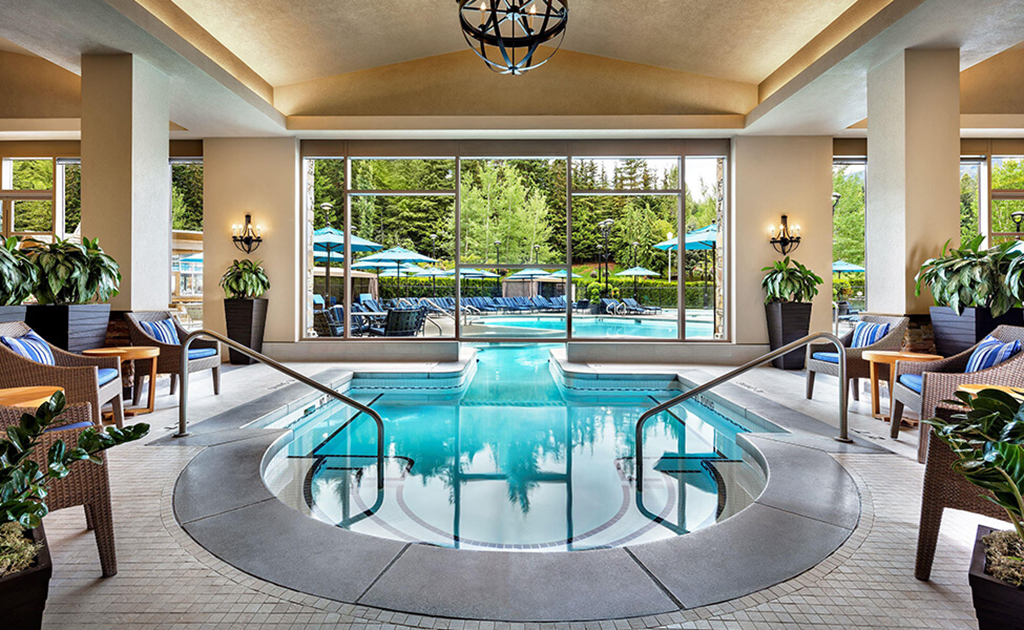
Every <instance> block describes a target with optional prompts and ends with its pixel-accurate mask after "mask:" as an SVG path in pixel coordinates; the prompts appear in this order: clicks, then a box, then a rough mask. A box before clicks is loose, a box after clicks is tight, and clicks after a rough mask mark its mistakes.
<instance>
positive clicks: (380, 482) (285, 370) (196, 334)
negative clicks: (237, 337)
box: [150, 329, 384, 490]
mask: <svg viewBox="0 0 1024 630" xmlns="http://www.w3.org/2000/svg"><path fill="white" fill-rule="evenodd" d="M201 337H202V338H206V339H212V340H214V341H219V342H221V343H222V344H224V345H226V346H228V347H229V348H232V349H233V350H236V351H238V352H241V353H242V354H244V355H245V356H247V357H250V358H253V359H256V360H257V361H259V362H260V363H263V364H265V365H267V366H269V367H271V368H273V369H275V370H277V371H278V372H281V373H282V374H285V375H287V376H290V377H292V378H293V379H295V380H297V381H299V382H300V383H302V384H303V385H308V386H310V387H312V388H313V389H315V390H317V391H318V392H320V393H322V394H326V395H327V396H330V397H331V398H334V399H335V400H338V401H341V402H342V403H344V404H346V405H348V406H349V407H352V408H354V409H356V410H357V411H359V412H361V413H365V414H366V415H368V416H370V417H371V418H373V421H374V423H376V425H377V489H378V490H381V489H382V488H384V420H383V418H381V417H380V414H379V413H377V412H376V411H375V410H373V409H372V408H371V407H369V406H368V405H364V404H363V403H361V402H359V401H358V400H355V399H353V398H349V397H348V396H346V395H344V394H341V393H338V392H336V391H334V390H333V389H331V388H330V387H327V386H326V385H323V384H321V383H318V382H316V381H314V380H313V379H311V378H309V377H308V376H306V375H305V374H299V373H298V372H296V371H295V370H293V369H291V368H290V367H288V366H286V365H283V364H281V363H279V362H277V361H275V360H274V359H271V358H270V357H268V356H266V355H264V354H261V353H259V352H256V351H255V350H253V349H252V348H249V347H247V346H244V345H242V344H240V343H238V342H237V341H233V340H231V339H228V338H227V337H225V336H224V335H222V334H220V333H215V332H213V331H212V330H205V329H204V330H196V331H193V332H191V333H189V334H188V336H187V337H185V339H184V340H183V341H182V342H181V390H180V392H179V394H178V432H177V433H175V434H174V437H185V436H187V435H188V434H189V433H188V347H189V346H190V345H192V342H193V341H195V340H196V339H199V338H201ZM150 387H153V384H152V383H150Z"/></svg>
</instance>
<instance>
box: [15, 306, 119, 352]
mask: <svg viewBox="0 0 1024 630" xmlns="http://www.w3.org/2000/svg"><path fill="white" fill-rule="evenodd" d="M25 323H26V324H28V325H29V327H30V328H31V329H32V330H34V331H36V332H37V333H39V336H40V337H42V338H43V339H45V340H47V341H49V342H50V343H52V344H53V345H55V346H57V347H58V348H61V349H63V350H67V351H68V352H74V353H79V352H81V351H82V350H88V349H90V348H99V347H101V346H103V345H104V342H105V341H106V339H107V326H108V325H109V324H110V305H109V304H72V305H67V306H57V305H53V304H46V305H41V304H30V305H29V306H28V310H26V311H25Z"/></svg>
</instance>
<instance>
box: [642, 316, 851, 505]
mask: <svg viewBox="0 0 1024 630" xmlns="http://www.w3.org/2000/svg"><path fill="white" fill-rule="evenodd" d="M819 339H823V340H825V341H828V342H829V343H831V344H832V345H833V346H835V347H836V351H837V352H838V353H839V435H837V436H836V437H835V438H834V439H835V440H836V441H837V442H843V443H847V444H848V443H850V442H853V440H851V439H850V436H849V429H848V421H849V419H848V418H847V408H846V406H847V396H848V395H849V383H847V382H846V346H844V345H843V342H842V341H841V340H840V339H839V337H836V336H835V335H833V334H832V333H826V332H819V333H813V334H810V335H807V336H806V337H803V338H801V339H797V340H796V341H794V342H793V343H788V344H786V345H784V346H782V347H781V348H779V349H778V350H773V351H771V352H769V353H768V354H765V355H762V356H760V357H758V358H756V359H754V360H753V361H749V362H747V363H744V364H743V365H741V366H739V367H738V368H735V369H733V370H729V371H728V372H726V373H725V374H723V375H721V376H719V377H717V378H713V379H711V380H710V381H708V382H707V383H704V384H703V385H698V386H697V387H694V388H693V389H691V390H689V391H687V392H685V393H683V394H680V395H679V396H676V397H675V398H673V399H671V400H667V401H665V402H663V403H661V404H659V405H655V406H654V407H651V408H650V409H648V410H647V411H645V412H644V413H643V414H642V415H641V416H640V419H639V420H637V421H636V436H635V440H636V441H635V444H636V455H635V461H636V489H637V492H643V485H644V472H643V462H644V440H643V438H644V424H645V423H646V422H647V421H648V420H650V419H651V418H653V417H654V416H656V415H658V414H659V413H662V412H663V411H667V410H668V409H671V408H672V407H675V406H676V405H678V404H680V403H682V402H685V401H687V400H689V399H690V398H693V397H694V396H698V395H700V394H703V393H704V392H706V391H708V390H709V389H711V388H713V387H717V386H718V385H721V384H722V383H725V382H726V381H731V380H732V379H734V378H736V377H737V376H740V375H741V374H745V373H746V372H749V371H750V370H752V369H754V368H756V367H760V366H762V365H764V364H765V363H768V362H769V361H771V360H773V359H776V358H778V357H781V356H782V355H784V354H789V353H790V352H792V351H794V350H799V349H800V348H803V347H804V346H807V345H810V344H811V343H812V342H814V341H817V340H819Z"/></svg>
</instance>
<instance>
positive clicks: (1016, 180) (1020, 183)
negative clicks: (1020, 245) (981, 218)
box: [991, 158, 1024, 232]
mask: <svg viewBox="0 0 1024 630" xmlns="http://www.w3.org/2000/svg"><path fill="white" fill-rule="evenodd" d="M1006 189H1010V190H1020V189H1024V159H1021V158H1002V159H998V160H997V159H995V158H993V160H992V190H1006ZM991 203H992V231H993V232H1013V231H1015V230H1016V226H1015V225H1014V223H1013V218H1012V217H1011V216H1010V215H1011V214H1013V213H1014V212H1017V211H1022V212H1024V200H1020V199H993V200H992V202H991Z"/></svg>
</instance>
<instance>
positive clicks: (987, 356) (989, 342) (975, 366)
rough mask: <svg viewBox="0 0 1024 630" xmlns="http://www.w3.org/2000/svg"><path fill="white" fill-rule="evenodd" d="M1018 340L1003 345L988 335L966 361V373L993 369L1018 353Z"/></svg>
mask: <svg viewBox="0 0 1024 630" xmlns="http://www.w3.org/2000/svg"><path fill="white" fill-rule="evenodd" d="M1020 347H1021V345H1020V340H1019V339H1015V340H1013V341H1010V342H1007V343H1003V342H1001V341H999V340H998V339H996V338H995V337H993V336H992V335H989V336H987V337H985V338H984V339H982V340H981V343H979V344H978V345H977V347H975V348H974V352H972V353H971V358H970V359H967V370H966V371H967V372H980V371H981V370H987V369H988V368H990V367H995V366H997V365H999V364H1000V363H1002V362H1003V361H1005V360H1007V359H1009V358H1010V357H1012V356H1013V355H1015V354H1017V353H1018V352H1020Z"/></svg>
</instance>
